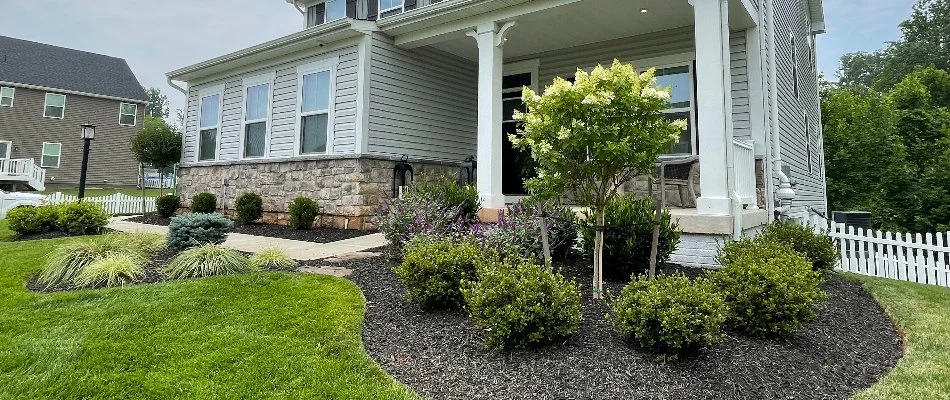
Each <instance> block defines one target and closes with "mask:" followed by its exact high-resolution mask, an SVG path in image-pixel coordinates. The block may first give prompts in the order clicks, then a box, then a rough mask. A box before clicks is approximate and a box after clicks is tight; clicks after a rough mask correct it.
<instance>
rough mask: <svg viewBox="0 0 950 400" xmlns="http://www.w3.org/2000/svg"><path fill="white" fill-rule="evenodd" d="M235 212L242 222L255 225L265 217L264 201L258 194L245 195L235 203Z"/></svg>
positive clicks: (248, 193)
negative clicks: (255, 222)
mask: <svg viewBox="0 0 950 400" xmlns="http://www.w3.org/2000/svg"><path fill="white" fill-rule="evenodd" d="M234 212H235V213H237V216H238V219H239V220H240V221H241V222H243V223H245V224H251V223H254V221H257V220H259V219H261V217H262V216H264V200H263V199H261V196H259V195H258V194H257V193H254V192H247V193H244V194H242V195H240V196H238V198H237V200H236V201H235V202H234Z"/></svg>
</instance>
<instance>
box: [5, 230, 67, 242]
mask: <svg viewBox="0 0 950 400" xmlns="http://www.w3.org/2000/svg"><path fill="white" fill-rule="evenodd" d="M68 236H69V234H67V233H66V232H60V231H49V232H43V233H30V234H25V235H17V236H16V237H14V238H13V240H14V241H17V242H26V241H30V240H42V239H56V238H61V237H68Z"/></svg>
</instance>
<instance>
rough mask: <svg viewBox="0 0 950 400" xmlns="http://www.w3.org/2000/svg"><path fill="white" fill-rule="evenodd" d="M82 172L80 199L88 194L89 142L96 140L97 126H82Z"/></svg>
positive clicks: (80, 175)
mask: <svg viewBox="0 0 950 400" xmlns="http://www.w3.org/2000/svg"><path fill="white" fill-rule="evenodd" d="M80 127H81V128H82V141H83V144H82V170H81V171H80V172H79V199H80V200H82V198H83V196H85V194H86V168H88V167H89V142H92V140H93V139H95V138H96V126H95V125H92V124H88V123H86V124H82V125H80Z"/></svg>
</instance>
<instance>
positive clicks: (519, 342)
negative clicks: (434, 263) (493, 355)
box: [462, 258, 581, 349]
mask: <svg viewBox="0 0 950 400" xmlns="http://www.w3.org/2000/svg"><path fill="white" fill-rule="evenodd" d="M462 295H463V297H464V298H465V304H466V306H467V307H468V310H469V312H470V313H471V316H472V318H473V319H474V320H475V324H476V325H477V326H478V327H479V328H481V329H483V330H484V331H485V334H486V337H485V344H486V345H488V346H489V347H492V348H498V349H506V348H526V347H537V346H540V345H544V344H547V343H551V342H553V341H556V340H559V339H563V338H565V337H567V336H569V335H571V334H572V333H574V332H575V331H576V330H577V328H578V327H579V326H580V324H581V308H580V302H581V299H580V292H578V291H577V285H576V284H575V283H574V282H573V281H570V280H567V279H565V278H564V277H563V276H562V275H561V274H557V273H554V272H552V271H551V270H550V269H548V268H547V267H544V266H540V265H537V264H535V263H533V262H530V261H527V260H523V259H517V258H508V259H505V260H498V259H497V258H488V259H485V260H483V261H482V262H480V263H479V265H478V266H477V268H476V280H474V281H470V280H466V281H463V282H462Z"/></svg>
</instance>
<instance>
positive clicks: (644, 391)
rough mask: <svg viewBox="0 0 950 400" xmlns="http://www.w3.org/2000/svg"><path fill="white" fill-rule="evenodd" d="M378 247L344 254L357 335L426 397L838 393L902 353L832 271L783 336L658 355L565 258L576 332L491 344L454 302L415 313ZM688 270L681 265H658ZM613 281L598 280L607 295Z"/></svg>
mask: <svg viewBox="0 0 950 400" xmlns="http://www.w3.org/2000/svg"><path fill="white" fill-rule="evenodd" d="M390 265H391V264H389V262H387V259H386V258H385V256H380V257H377V258H372V259H366V260H356V261H348V262H345V263H343V266H346V267H349V268H353V269H355V271H354V273H353V275H352V276H351V279H352V280H353V281H354V282H356V284H357V285H358V286H359V287H360V288H361V289H362V290H363V293H364V295H365V296H366V299H367V310H366V317H365V326H364V329H363V343H364V345H365V347H366V351H367V352H368V353H369V354H370V355H371V356H372V357H373V358H374V359H375V360H376V361H377V362H378V363H379V364H380V365H381V366H382V367H383V368H384V369H385V370H386V371H387V372H388V373H389V374H391V375H392V376H393V377H394V378H395V379H397V380H399V381H401V382H403V383H405V384H407V385H408V386H409V387H411V388H412V389H413V390H415V391H416V392H417V393H419V394H420V395H422V396H423V397H428V398H432V399H440V400H441V399H621V398H631V399H632V398H637V399H640V398H643V399H752V398H758V399H792V398H794V399H846V398H848V397H850V396H852V395H853V394H854V393H856V392H858V391H860V390H862V389H864V388H867V387H869V386H871V385H872V384H873V383H874V382H876V381H877V380H878V379H879V378H880V377H882V376H883V375H884V374H886V373H887V372H888V371H889V370H890V369H891V368H892V367H893V366H894V364H895V363H896V362H897V360H898V359H899V358H900V356H901V339H900V336H899V335H898V333H897V331H896V330H895V328H894V325H893V323H892V322H891V320H890V319H889V318H888V317H887V316H886V314H885V313H884V311H883V310H882V309H881V307H880V306H879V305H878V304H877V303H876V302H875V301H874V300H873V299H872V298H871V296H870V295H869V294H868V293H867V292H866V291H865V290H864V289H863V288H861V287H860V285H858V284H856V283H853V282H851V281H848V280H845V279H842V278H841V277H839V276H836V275H835V276H831V277H830V278H829V280H828V282H827V283H825V284H824V286H823V288H824V290H825V291H827V292H828V294H829V296H830V297H829V299H828V301H827V303H826V305H825V306H824V308H823V310H822V311H821V312H820V315H819V317H818V319H817V320H816V321H814V322H812V323H811V324H809V325H808V326H807V327H806V328H805V329H803V330H802V331H800V332H798V333H796V334H795V335H793V336H791V337H789V338H785V339H773V340H766V339H756V338H750V337H747V336H743V335H740V334H736V333H733V332H727V333H726V335H725V337H724V340H723V341H722V342H721V343H719V344H717V345H715V346H713V347H711V348H708V349H705V350H704V351H703V352H702V353H701V354H699V355H698V356H696V357H693V358H685V359H681V360H679V361H675V362H670V363H662V362H659V361H657V359H656V357H655V356H654V355H651V354H649V353H645V352H642V351H639V350H637V349H634V348H632V347H631V346H629V345H627V344H626V343H624V341H623V340H622V339H621V338H620V337H618V336H617V335H616V334H615V333H614V331H613V330H612V328H611V327H610V326H609V325H607V323H606V322H605V320H604V316H605V314H607V313H608V308H607V306H606V305H605V304H604V303H602V302H600V301H595V300H592V299H590V283H589V281H590V279H591V271H590V268H589V267H588V263H587V262H586V260H574V261H573V262H570V263H568V264H567V265H565V267H564V270H563V272H564V274H565V275H566V276H569V277H572V278H574V279H576V281H577V282H578V285H579V286H580V287H581V290H582V313H583V317H584V322H583V325H582V326H581V328H580V330H579V331H578V332H577V333H576V334H574V335H573V336H572V337H571V338H569V339H567V340H566V341H565V342H563V343H558V344H555V345H552V346H548V347H545V348H541V349H538V350H523V351H511V352H495V351H490V350H486V349H485V347H484V346H483V345H482V335H481V332H480V331H479V330H478V329H477V328H475V326H474V325H473V323H472V321H471V320H470V319H469V318H467V317H466V315H465V314H464V313H463V312H460V311H448V312H436V313H424V312H422V311H421V310H419V309H418V308H417V307H415V306H412V305H409V304H407V303H406V302H405V301H404V298H403V294H404V289H403V287H402V286H401V284H400V283H399V281H398V278H396V277H395V275H393V273H392V272H391V268H390ZM681 270H682V271H683V272H687V273H688V274H689V275H696V274H697V271H696V270H692V269H681V268H679V267H675V266H667V267H665V268H664V269H663V272H664V273H670V272H674V271H681ZM621 287H622V283H616V282H613V283H609V284H607V288H608V289H609V290H610V291H611V292H613V293H618V292H619V290H620V288H621Z"/></svg>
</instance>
